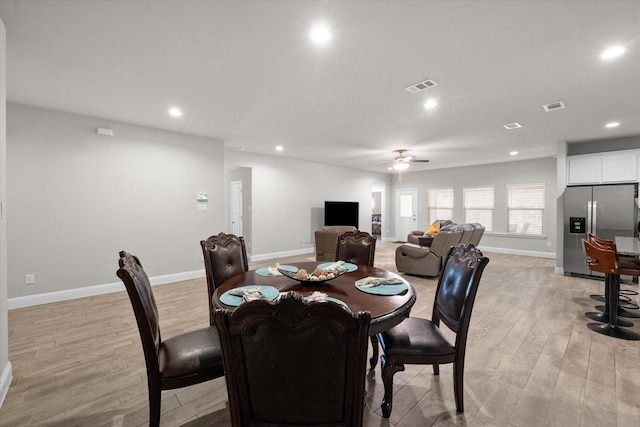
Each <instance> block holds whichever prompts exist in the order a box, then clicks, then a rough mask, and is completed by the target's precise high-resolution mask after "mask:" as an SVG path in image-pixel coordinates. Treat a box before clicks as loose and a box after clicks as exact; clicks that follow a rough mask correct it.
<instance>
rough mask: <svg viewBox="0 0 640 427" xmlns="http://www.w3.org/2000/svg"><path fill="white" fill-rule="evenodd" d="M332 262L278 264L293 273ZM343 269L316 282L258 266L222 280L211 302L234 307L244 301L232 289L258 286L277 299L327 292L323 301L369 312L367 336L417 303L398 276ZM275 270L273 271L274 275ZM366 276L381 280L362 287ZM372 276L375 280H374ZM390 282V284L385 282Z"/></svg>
mask: <svg viewBox="0 0 640 427" xmlns="http://www.w3.org/2000/svg"><path fill="white" fill-rule="evenodd" d="M332 264H334V263H332V262H324V263H322V262H317V261H303V262H293V263H290V264H286V265H278V266H277V267H279V268H280V269H281V270H285V271H286V272H291V273H295V272H297V271H298V270H299V269H305V270H306V271H308V272H312V271H314V269H315V268H317V267H319V268H323V269H324V268H327V267H329V266H331V265H332ZM344 266H345V268H346V272H344V273H342V274H339V275H337V277H334V278H332V279H329V280H326V281H323V282H318V281H315V282H314V281H304V280H296V279H294V278H291V277H288V276H286V275H284V274H277V272H276V271H274V267H276V266H269V267H261V268H258V269H255V270H249V271H246V272H244V273H239V274H236V275H235V276H232V277H231V278H229V279H227V280H226V281H224V282H223V283H222V284H221V285H220V286H218V287H217V288H216V290H215V291H214V293H213V297H212V302H213V306H214V307H216V308H224V309H228V310H232V311H233V310H235V308H236V307H237V306H238V305H240V304H241V303H242V301H243V299H242V298H241V297H238V296H235V297H234V296H232V295H231V294H233V293H235V294H237V293H238V292H234V291H233V290H234V289H235V290H237V289H246V288H248V287H249V288H258V289H260V290H261V291H262V293H263V294H264V296H265V297H266V298H265V299H270V300H274V299H277V298H278V296H279V295H280V293H283V292H289V291H294V292H297V293H299V294H301V295H302V296H303V297H311V295H312V294H314V292H319V293H322V294H325V295H326V300H325V301H324V302H333V303H337V304H340V305H343V306H344V307H347V308H349V310H351V312H353V313H356V312H358V311H369V312H370V313H371V324H370V328H369V335H372V336H374V335H376V334H378V333H380V332H384V331H386V330H388V329H390V328H392V327H394V326H396V325H397V324H399V323H400V322H402V321H403V320H404V319H405V318H407V317H409V313H410V311H411V308H412V307H413V305H414V303H415V302H416V291H415V289H414V288H413V286H411V284H410V283H409V282H408V281H407V280H406V279H404V278H403V277H401V276H400V275H398V274H396V273H393V272H391V271H388V270H385V269H383V268H378V267H372V266H368V265H355V264H350V263H345V264H344ZM273 273H276V274H273ZM367 278H376V279H380V281H381V282H382V284H380V285H379V286H370V287H369V286H366V285H365V286H363V284H364V283H366V281H364V279H367ZM376 279H374V281H375V280H376ZM386 282H389V284H388V285H387V284H385V283H386Z"/></svg>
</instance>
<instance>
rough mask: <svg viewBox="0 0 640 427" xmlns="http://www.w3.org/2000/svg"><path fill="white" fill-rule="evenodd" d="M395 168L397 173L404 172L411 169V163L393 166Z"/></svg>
mask: <svg viewBox="0 0 640 427" xmlns="http://www.w3.org/2000/svg"><path fill="white" fill-rule="evenodd" d="M393 168H394V169H395V170H397V171H403V170H407V169H409V163H405V162H398V163H396V164H395V165H393Z"/></svg>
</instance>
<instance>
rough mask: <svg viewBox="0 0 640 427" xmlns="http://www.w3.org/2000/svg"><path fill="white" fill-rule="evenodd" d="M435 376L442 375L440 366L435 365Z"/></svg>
mask: <svg viewBox="0 0 640 427" xmlns="http://www.w3.org/2000/svg"><path fill="white" fill-rule="evenodd" d="M433 375H440V365H438V364H437V363H434V364H433Z"/></svg>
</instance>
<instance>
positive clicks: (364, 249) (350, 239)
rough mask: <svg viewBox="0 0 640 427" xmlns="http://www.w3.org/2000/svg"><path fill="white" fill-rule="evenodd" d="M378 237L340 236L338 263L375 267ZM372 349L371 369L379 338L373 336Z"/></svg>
mask: <svg viewBox="0 0 640 427" xmlns="http://www.w3.org/2000/svg"><path fill="white" fill-rule="evenodd" d="M376 240H377V238H376V236H372V235H371V234H369V233H367V232H366V231H359V230H356V231H346V232H344V233H342V234H340V235H339V236H338V242H337V245H336V261H346V262H350V263H352V264H360V265H368V266H370V267H373V262H374V259H375V255H376ZM371 348H372V350H373V352H372V355H371V359H369V364H370V366H371V369H374V368H375V367H376V364H377V363H378V355H379V354H380V353H379V350H378V338H377V337H376V336H375V335H372V336H371Z"/></svg>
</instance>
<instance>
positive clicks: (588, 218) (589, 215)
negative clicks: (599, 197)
mask: <svg viewBox="0 0 640 427" xmlns="http://www.w3.org/2000/svg"><path fill="white" fill-rule="evenodd" d="M591 225H592V224H591V200H589V201H588V202H587V233H593V232H594V231H595V230H594V229H593V228H592V227H591ZM593 234H595V233H593Z"/></svg>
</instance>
